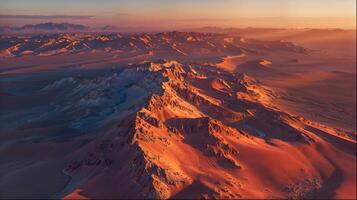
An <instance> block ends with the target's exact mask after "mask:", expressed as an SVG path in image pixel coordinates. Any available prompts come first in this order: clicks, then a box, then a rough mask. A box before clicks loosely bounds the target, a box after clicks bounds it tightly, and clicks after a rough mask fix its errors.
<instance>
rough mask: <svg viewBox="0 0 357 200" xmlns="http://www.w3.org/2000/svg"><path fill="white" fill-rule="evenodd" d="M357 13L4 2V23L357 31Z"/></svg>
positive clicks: (330, 2)
mask: <svg viewBox="0 0 357 200" xmlns="http://www.w3.org/2000/svg"><path fill="white" fill-rule="evenodd" d="M355 8H356V0H249V1H247V0H151V1H148V0H77V1H73V0H61V1H57V0H31V1H29V0H16V1H13V0H0V24H2V25H23V24H29V23H41V22H48V21H54V22H70V23H79V24H85V25H91V26H104V25H113V26H118V27H123V26H126V27H127V26H130V27H138V26H141V27H151V28H159V27H160V28H183V27H197V26H222V27H277V28H284V27H288V28H355V26H356V25H355V24H356V10H355ZM69 16H70V17H69Z"/></svg>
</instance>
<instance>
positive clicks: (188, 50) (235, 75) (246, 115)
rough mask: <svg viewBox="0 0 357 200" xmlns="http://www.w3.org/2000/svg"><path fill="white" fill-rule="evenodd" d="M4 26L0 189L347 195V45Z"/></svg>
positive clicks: (350, 104)
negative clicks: (18, 33)
mask: <svg viewBox="0 0 357 200" xmlns="http://www.w3.org/2000/svg"><path fill="white" fill-rule="evenodd" d="M264 34H265V33H264ZM299 34H300V33H299ZM317 35H319V34H317ZM294 37H297V36H294ZM314 37H315V36H314ZM8 39H9V38H8V37H5V36H1V40H2V41H5V40H6V41H10V42H8V43H6V44H8V45H7V46H6V45H5V46H2V47H1V48H2V54H1V55H2V56H3V57H2V58H1V59H3V60H2V61H3V62H1V64H0V67H1V68H0V70H1V73H0V76H1V81H0V84H1V87H0V97H1V98H0V99H1V100H0V110H1V111H0V113H1V115H0V122H1V124H2V126H1V127H0V157H1V159H0V177H1V179H0V197H1V198H25V197H27V198H64V199H82V198H83V199H87V198H88V199H97V198H98V199H101V198H135V199H138V198H139V199H141V198H218V199H229V198H232V199H237V198H243V199H251V198H265V199H266V198H268V199H271V198H327V199H331V198H337V199H338V198H340V199H341V198H355V196H356V189H355V188H356V148H355V147H356V127H355V123H354V121H355V119H356V113H355V109H352V108H355V107H356V103H355V99H356V97H355V93H354V92H353V91H355V73H354V72H353V70H351V66H352V61H353V59H355V57H352V56H351V55H350V56H345V59H343V60H340V58H342V57H341V56H342V54H338V53H336V54H334V56H332V57H328V58H324V55H326V52H324V51H315V50H311V49H310V48H305V47H302V46H299V45H296V44H294V43H291V42H287V41H264V40H257V39H251V38H246V37H241V36H235V35H228V34H209V33H183V32H166V33H157V34H144V33H143V34H126V35H121V34H114V35H113V34H106V35H100V36H97V35H95V34H92V35H91V34H57V35H46V36H42V37H40V38H39V37H38V36H36V35H34V36H31V37H26V39H24V38H21V37H15V36H14V37H11V39H10V40H8ZM36 40H37V41H39V42H38V43H39V44H36V45H34V44H33V41H36ZM315 44H317V43H315ZM310 47H313V45H312V46H310ZM315 47H317V46H315ZM320 47H322V46H320ZM30 51H31V52H30ZM327 52H328V53H333V52H332V51H331V50H328V51H327ZM24 54H29V55H24ZM10 55H11V57H9V56H10ZM158 58H160V59H158ZM343 63H346V65H344V66H345V67H344V68H338V67H336V66H340V65H342V64H343ZM351 91H352V92H351ZM34 180H36V181H34Z"/></svg>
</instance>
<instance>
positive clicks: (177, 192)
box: [64, 38, 322, 199]
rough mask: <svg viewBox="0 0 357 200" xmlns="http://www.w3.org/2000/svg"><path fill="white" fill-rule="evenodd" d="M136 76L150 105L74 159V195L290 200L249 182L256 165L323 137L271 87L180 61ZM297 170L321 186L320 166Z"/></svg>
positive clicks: (141, 68) (135, 68) (145, 66)
mask: <svg viewBox="0 0 357 200" xmlns="http://www.w3.org/2000/svg"><path fill="white" fill-rule="evenodd" d="M192 39H193V38H191V39H190V40H192ZM134 72H135V74H136V75H135V76H138V74H139V75H140V77H141V78H140V81H138V82H134V83H133V85H131V87H134V88H135V87H138V88H145V91H146V92H148V95H146V96H147V99H146V100H145V103H144V104H143V105H142V106H141V107H137V109H134V110H131V111H132V112H131V113H130V114H127V116H126V117H125V118H121V119H120V120H119V121H118V123H117V124H116V126H114V127H112V128H110V129H109V130H107V131H106V133H105V134H103V137H101V138H97V139H96V140H94V141H93V142H91V143H90V144H88V145H86V146H84V147H83V148H81V149H80V150H79V151H78V152H75V153H74V154H73V155H72V156H71V158H69V164H68V166H67V167H66V169H65V170H64V171H65V172H66V173H67V174H68V175H70V176H71V177H72V182H71V184H70V187H72V188H68V189H67V190H68V191H70V190H74V189H75V188H81V189H83V192H82V193H83V195H84V196H88V197H90V198H105V197H111V198H113V197H114V198H158V199H166V198H170V197H175V196H177V197H186V198H193V197H210V198H241V197H243V198H244V197H245V196H249V195H250V197H253V196H254V195H256V196H255V197H271V196H274V195H275V196H280V197H285V196H284V194H286V192H285V193H284V191H283V188H282V187H281V190H279V187H278V186H277V187H272V188H271V189H269V188H268V187H270V186H269V184H265V183H264V184H265V185H264V184H263V183H261V182H260V181H262V180H263V179H264V177H259V176H258V177H257V178H255V179H253V180H250V179H249V178H244V177H245V176H247V177H249V176H250V175H249V174H250V173H254V166H257V169H265V168H264V167H265V165H266V163H265V161H264V159H263V158H261V156H262V155H264V154H263V153H261V151H263V150H262V149H264V148H266V146H267V145H272V146H274V148H273V150H272V154H273V155H277V156H281V157H282V158H283V157H284V156H286V155H285V152H284V150H279V149H278V148H276V147H275V146H277V145H285V146H289V145H291V146H290V148H294V146H293V145H294V144H297V145H302V144H306V143H314V142H316V137H315V136H314V134H313V133H312V132H311V131H307V130H305V129H304V123H305V122H303V121H302V120H300V119H298V118H296V117H293V116H290V115H288V114H286V113H284V112H282V111H279V110H277V109H276V108H274V107H273V106H272V104H271V101H270V100H271V98H273V97H274V95H273V94H272V93H271V91H270V90H269V89H267V88H263V87H261V86H260V85H259V83H258V82H256V81H255V80H253V79H252V78H250V77H247V76H245V75H241V74H231V73H228V72H222V71H215V70H214V69H212V67H209V66H207V67H206V68H205V67H202V66H200V67H193V66H184V65H182V64H180V63H178V62H176V61H163V60H161V61H159V62H157V63H151V62H148V63H142V64H138V65H132V66H129V67H128V68H127V69H126V73H127V74H132V73H134ZM222 88H224V90H222ZM133 92H135V91H133ZM123 112H124V111H123ZM125 112H128V111H125ZM314 138H315V139H314ZM277 141H278V144H276V142H277ZM286 148H287V147H286ZM250 151H251V152H252V154H251V156H252V157H251V158H250V159H252V160H255V159H257V158H255V157H254V155H255V153H256V154H258V155H259V156H260V158H261V161H260V160H259V158H258V160H257V161H254V162H252V161H251V160H250V159H248V157H249V156H248V157H247V155H246V154H247V153H248V152H250ZM293 153H295V152H294V151H293ZM267 155H269V154H267ZM296 155H299V156H301V154H296ZM289 159H292V158H290V157H289ZM306 159H308V158H306ZM284 162H285V161H284ZM260 163H262V164H260ZM295 165H296V166H293V167H289V168H286V169H288V170H297V171H298V170H300V168H301V169H302V171H304V170H305V171H307V172H306V173H310V176H312V177H314V178H315V179H314V180H318V181H321V179H322V178H321V177H319V175H317V174H318V173H316V169H315V168H313V169H311V168H307V167H306V166H304V165H302V164H301V163H300V164H295ZM249 170H253V172H250V171H249ZM267 173H271V174H272V176H273V175H274V173H275V171H274V172H267ZM303 173H305V172H303ZM246 174H247V175H246ZM286 177H287V179H289V180H290V179H291V180H295V182H298V181H300V178H299V177H296V176H295V175H289V174H287V175H286ZM286 177H283V178H282V179H284V180H285V178H286ZM277 179H279V178H277ZM250 181H252V182H250ZM257 182H259V183H261V184H263V185H264V187H267V189H266V191H265V192H266V194H268V195H267V196H264V195H262V194H261V193H260V192H261V191H259V189H257V188H254V183H257ZM198 183H199V184H198ZM268 183H270V182H269V181H268ZM196 185H198V186H196ZM278 185H279V184H278ZM277 188H278V189H277ZM314 190H316V188H314ZM186 191H189V192H187V193H186ZM305 193H306V194H310V193H311V191H309V190H308V189H306V191H305V189H304V194H305ZM260 195H262V196H260ZM269 195H270V196H269ZM289 195H291V194H290V193H289ZM299 197H303V196H301V195H300V196H299Z"/></svg>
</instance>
